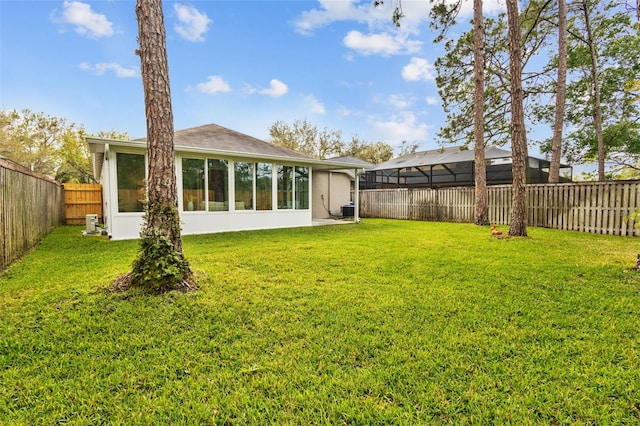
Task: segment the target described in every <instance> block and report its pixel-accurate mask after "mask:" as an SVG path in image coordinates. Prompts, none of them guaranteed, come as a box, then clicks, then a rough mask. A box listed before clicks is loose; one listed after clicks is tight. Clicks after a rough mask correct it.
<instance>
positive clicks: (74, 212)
mask: <svg viewBox="0 0 640 426" xmlns="http://www.w3.org/2000/svg"><path fill="white" fill-rule="evenodd" d="M64 212H65V223H66V224H67V225H84V224H85V218H86V215H88V214H97V215H98V219H99V220H100V221H102V186H101V185H100V184H98V183H65V184H64Z"/></svg>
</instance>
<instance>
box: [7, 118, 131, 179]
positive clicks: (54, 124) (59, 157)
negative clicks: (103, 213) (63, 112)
mask: <svg viewBox="0 0 640 426" xmlns="http://www.w3.org/2000/svg"><path fill="white" fill-rule="evenodd" d="M86 136H87V134H86V131H85V129H84V127H83V126H82V125H76V124H75V123H70V124H68V123H67V121H66V119H64V118H58V117H54V116H50V115H46V114H44V113H42V112H39V113H35V112H32V111H30V110H28V109H23V110H22V111H19V112H18V111H16V110H0V155H3V156H5V157H7V158H9V159H11V160H13V161H15V162H16V163H18V164H21V165H23V166H25V167H27V168H30V169H32V170H34V171H36V172H38V173H42V174H45V175H50V176H55V178H56V180H58V181H59V182H75V183H90V182H94V177H93V166H92V163H91V156H90V153H89V147H88V145H87V143H86V141H85V137H86ZM97 136H103V137H109V138H111V139H128V135H127V134H126V133H121V132H116V131H114V130H111V131H109V132H104V131H100V132H99V133H98V134H97Z"/></svg>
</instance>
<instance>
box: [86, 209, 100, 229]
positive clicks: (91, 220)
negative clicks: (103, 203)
mask: <svg viewBox="0 0 640 426" xmlns="http://www.w3.org/2000/svg"><path fill="white" fill-rule="evenodd" d="M85 221H86V224H87V230H86V231H85V232H86V233H87V234H95V233H96V232H98V229H97V226H98V215H97V214H88V215H86V216H85Z"/></svg>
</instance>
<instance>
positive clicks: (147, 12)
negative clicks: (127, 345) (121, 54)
mask: <svg viewBox="0 0 640 426" xmlns="http://www.w3.org/2000/svg"><path fill="white" fill-rule="evenodd" d="M136 16H137V19H138V41H139V43H140V48H139V50H137V51H136V53H137V54H139V55H140V62H141V74H142V84H143V88H144V99H145V107H146V108H145V110H146V117H147V148H148V155H149V169H148V182H147V203H146V206H145V216H144V227H143V229H142V232H141V234H140V252H139V254H138V258H137V259H136V260H135V261H134V263H133V271H132V272H131V273H129V274H127V275H125V276H124V277H121V278H120V279H119V280H118V281H116V283H114V286H115V287H125V288H126V287H128V286H129V285H134V286H138V287H141V288H143V289H145V290H147V291H152V292H165V291H169V290H176V289H178V290H187V289H191V288H194V287H195V283H194V278H193V274H192V272H191V269H190V267H189V263H188V262H187V260H186V259H185V258H184V255H183V252H182V239H181V237H180V218H179V216H178V201H177V200H178V197H177V188H176V175H175V165H174V162H175V153H174V146H173V112H172V108H171V91H170V85H169V69H168V64H167V49H166V35H165V27H164V17H163V14H162V0H137V2H136Z"/></svg>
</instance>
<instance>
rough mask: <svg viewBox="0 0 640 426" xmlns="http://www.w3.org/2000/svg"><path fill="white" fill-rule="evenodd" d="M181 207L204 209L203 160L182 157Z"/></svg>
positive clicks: (191, 209) (185, 208)
mask: <svg viewBox="0 0 640 426" xmlns="http://www.w3.org/2000/svg"><path fill="white" fill-rule="evenodd" d="M182 203H183V206H182V208H183V209H184V210H185V211H194V210H204V207H205V206H204V160H199V159H196V158H183V159H182Z"/></svg>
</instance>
